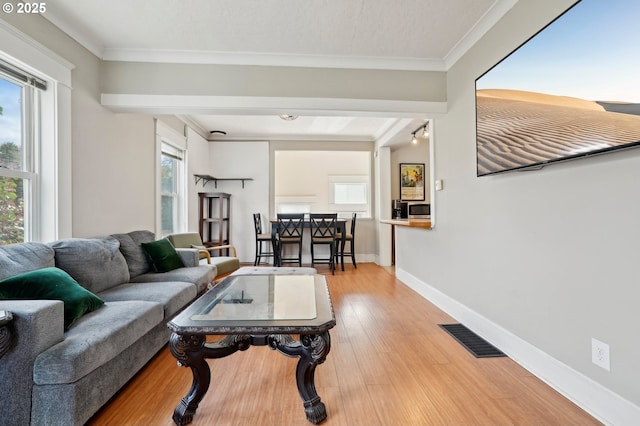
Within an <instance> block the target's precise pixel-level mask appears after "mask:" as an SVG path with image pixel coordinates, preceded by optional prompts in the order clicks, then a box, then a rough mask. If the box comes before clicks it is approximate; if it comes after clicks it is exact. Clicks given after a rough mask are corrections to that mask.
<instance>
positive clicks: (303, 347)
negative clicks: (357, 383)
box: [269, 331, 331, 424]
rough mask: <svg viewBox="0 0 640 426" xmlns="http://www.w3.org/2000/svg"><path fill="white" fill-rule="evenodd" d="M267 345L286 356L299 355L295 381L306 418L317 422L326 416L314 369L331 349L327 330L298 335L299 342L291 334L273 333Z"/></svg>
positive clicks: (314, 422)
mask: <svg viewBox="0 0 640 426" xmlns="http://www.w3.org/2000/svg"><path fill="white" fill-rule="evenodd" d="M269 346H270V347H271V348H272V349H277V350H278V351H279V352H281V353H283V354H285V355H287V356H297V357H299V358H300V359H299V361H298V366H297V368H296V383H297V385H298V392H299V393H300V397H301V398H302V401H303V405H304V411H305V413H306V414H307V420H309V421H310V422H311V423H313V424H318V423H320V422H322V421H323V420H324V419H326V418H327V410H326V407H325V406H324V403H323V402H322V401H321V400H320V397H319V396H318V392H316V385H315V371H316V367H317V366H318V364H322V363H323V362H324V361H325V359H327V354H328V353H329V350H330V349H331V338H330V336H329V332H328V331H325V332H324V333H322V334H308V335H302V336H300V342H297V341H295V340H293V339H292V338H291V336H285V335H275V336H271V337H270V342H269Z"/></svg>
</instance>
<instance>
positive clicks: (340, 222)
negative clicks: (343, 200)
mask: <svg viewBox="0 0 640 426" xmlns="http://www.w3.org/2000/svg"><path fill="white" fill-rule="evenodd" d="M269 222H270V223H271V246H272V247H274V248H275V247H277V244H276V243H277V240H276V235H277V233H278V219H277V218H276V219H274V218H272V219H270V220H269ZM302 227H303V228H311V221H310V220H309V218H308V217H305V219H304V221H303V222H302ZM336 233H337V234H340V241H339V242H338V247H339V248H340V247H343V246H344V240H345V237H346V235H347V219H343V218H338V219H336ZM275 252H276V251H275V249H274V253H275ZM338 254H340V257H341V258H340V263H341V267H342V270H343V271H344V256H343V255H342V251H340V253H338ZM277 264H278V259H277V254H276V256H274V258H273V266H277Z"/></svg>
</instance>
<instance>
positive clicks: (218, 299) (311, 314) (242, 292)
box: [191, 275, 316, 321]
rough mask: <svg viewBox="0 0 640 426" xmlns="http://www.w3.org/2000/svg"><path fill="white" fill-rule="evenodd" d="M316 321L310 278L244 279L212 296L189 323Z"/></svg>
mask: <svg viewBox="0 0 640 426" xmlns="http://www.w3.org/2000/svg"><path fill="white" fill-rule="evenodd" d="M315 317H316V290H315V277H314V276H313V275H247V276H244V277H243V278H242V279H237V278H236V279H233V280H232V282H231V283H230V285H226V286H224V287H222V288H220V289H218V291H216V292H215V296H214V297H212V298H211V301H210V302H209V303H207V304H205V305H204V306H202V307H201V309H198V311H197V312H193V315H191V319H192V320H193V321H210V320H287V319H314V318H315Z"/></svg>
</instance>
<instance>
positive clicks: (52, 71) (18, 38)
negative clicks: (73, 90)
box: [0, 19, 75, 87]
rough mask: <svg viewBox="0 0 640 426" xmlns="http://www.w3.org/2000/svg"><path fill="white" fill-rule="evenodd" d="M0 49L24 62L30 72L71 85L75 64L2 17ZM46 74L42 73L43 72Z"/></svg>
mask: <svg viewBox="0 0 640 426" xmlns="http://www.w3.org/2000/svg"><path fill="white" fill-rule="evenodd" d="M0 51H2V53H3V54H2V56H7V55H8V56H9V57H11V58H12V59H13V60H14V61H17V62H18V63H20V64H22V65H23V66H24V67H25V68H26V69H27V70H28V71H29V72H33V73H34V74H35V75H38V76H41V77H43V78H45V79H50V78H53V79H54V80H56V81H57V82H58V83H59V84H63V85H65V86H67V87H71V70H73V69H74V68H75V65H74V64H72V63H71V62H69V61H67V60H66V59H64V58H63V57H62V56H60V55H58V54H57V53H55V52H53V51H51V50H50V49H48V48H47V47H45V46H44V45H42V44H40V43H39V42H37V41H35V40H34V39H32V38H31V37H29V36H28V35H26V34H24V33H23V32H22V31H20V30H18V29H17V28H15V27H14V26H12V25H10V24H9V23H7V22H6V21H4V20H2V19H0ZM43 72H44V73H45V74H42V73H43Z"/></svg>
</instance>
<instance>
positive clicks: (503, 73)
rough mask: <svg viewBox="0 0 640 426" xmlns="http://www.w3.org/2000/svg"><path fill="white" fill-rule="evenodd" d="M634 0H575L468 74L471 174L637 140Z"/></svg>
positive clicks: (637, 6) (639, 99)
mask: <svg viewBox="0 0 640 426" xmlns="http://www.w3.org/2000/svg"><path fill="white" fill-rule="evenodd" d="M638 17H640V1H629V0H607V1H602V0H581V1H579V2H577V3H575V4H574V5H573V6H572V7H571V8H569V9H568V10H567V11H565V12H564V13H563V14H562V15H560V16H559V17H558V18H556V19H555V20H554V21H553V22H551V23H550V24H548V25H547V26H546V27H545V28H543V29H542V30H540V31H539V32H538V33H537V34H535V35H534V36H533V37H531V38H530V39H529V40H527V41H526V42H525V43H523V44H522V45H521V46H520V47H518V48H517V49H516V50H514V51H513V52H511V53H510V54H509V55H508V56H507V57H506V58H504V59H502V60H501V61H500V62H499V63H498V64H496V65H494V66H493V67H492V68H491V69H490V70H488V71H487V72H485V73H484V74H483V75H482V76H480V77H479V78H478V79H477V80H476V154H477V155H476V157H477V175H478V176H485V175H492V174H495V173H501V172H507V171H513V170H531V169H538V168H541V167H543V166H545V165H547V164H550V163H555V162H560V161H566V160H571V159H576V158H583V157H586V156H590V155H595V154H602V153H607V152H611V151H616V150H620V149H625V148H630V147H636V146H639V145H640V44H639V43H638V40H639V38H638Z"/></svg>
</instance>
